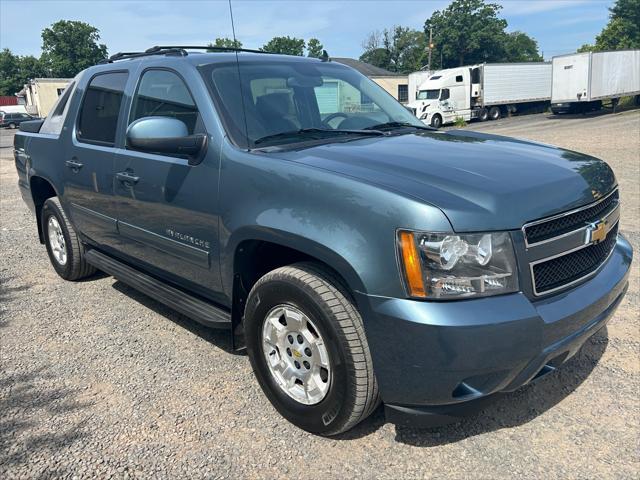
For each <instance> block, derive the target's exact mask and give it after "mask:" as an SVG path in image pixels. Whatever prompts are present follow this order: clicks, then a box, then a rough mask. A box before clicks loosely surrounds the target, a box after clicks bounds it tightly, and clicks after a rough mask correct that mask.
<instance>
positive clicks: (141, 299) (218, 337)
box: [113, 280, 245, 355]
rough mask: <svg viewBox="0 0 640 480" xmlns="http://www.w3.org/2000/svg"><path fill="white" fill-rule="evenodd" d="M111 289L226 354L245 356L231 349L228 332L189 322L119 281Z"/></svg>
mask: <svg viewBox="0 0 640 480" xmlns="http://www.w3.org/2000/svg"><path fill="white" fill-rule="evenodd" d="M113 288H115V289H116V290H117V291H118V292H120V293H123V294H124V295H126V296H127V297H129V298H130V299H132V300H135V301H136V302H138V303H140V304H142V305H144V306H145V307H147V308H148V309H150V310H153V311H154V312H155V313H157V314H158V315H162V316H163V317H165V318H166V319H168V320H171V321H172V322H173V323H175V324H177V325H179V326H180V327H182V328H185V329H187V330H188V331H190V332H191V333H193V334H194V335H197V336H199V337H200V338H202V339H203V340H206V341H207V342H209V343H211V344H212V345H215V346H216V347H218V348H220V349H222V350H223V351H225V352H226V353H230V354H234V355H245V353H244V351H242V352H237V351H236V350H234V349H233V344H232V343H231V335H230V334H229V331H228V330H217V329H215V328H208V327H205V326H204V325H201V324H199V323H198V322H196V321H195V320H191V319H190V318H189V317H187V316H185V315H182V314H181V313H178V312H176V311H175V310H173V309H171V308H169V307H167V306H166V305H164V304H162V303H160V302H158V301H157V300H154V299H153V298H151V297H148V296H147V295H145V294H144V293H141V292H139V291H138V290H135V289H134V288H132V287H130V286H128V285H127V284H125V283H122V282H120V281H117V280H116V281H115V283H114V284H113Z"/></svg>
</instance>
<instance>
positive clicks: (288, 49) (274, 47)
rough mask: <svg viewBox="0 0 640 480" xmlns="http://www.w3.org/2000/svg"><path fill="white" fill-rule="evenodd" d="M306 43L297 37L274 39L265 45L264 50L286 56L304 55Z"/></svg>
mask: <svg viewBox="0 0 640 480" xmlns="http://www.w3.org/2000/svg"><path fill="white" fill-rule="evenodd" d="M304 48H305V41H304V40H303V39H302V38H295V37H289V36H286V37H273V38H272V39H271V40H269V41H268V42H267V43H265V44H264V46H263V47H262V50H264V51H265V52H271V53H281V54H284V55H298V56H300V57H301V56H303V55H304Z"/></svg>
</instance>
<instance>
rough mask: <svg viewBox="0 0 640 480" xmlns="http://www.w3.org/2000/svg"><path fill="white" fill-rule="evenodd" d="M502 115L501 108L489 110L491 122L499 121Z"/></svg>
mask: <svg viewBox="0 0 640 480" xmlns="http://www.w3.org/2000/svg"><path fill="white" fill-rule="evenodd" d="M501 115H502V112H501V111H500V107H491V108H490V109H489V120H498V119H499V118H500V116H501Z"/></svg>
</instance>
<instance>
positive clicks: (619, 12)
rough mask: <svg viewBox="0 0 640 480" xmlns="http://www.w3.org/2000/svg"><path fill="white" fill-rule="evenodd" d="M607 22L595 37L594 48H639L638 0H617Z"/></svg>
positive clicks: (639, 2)
mask: <svg viewBox="0 0 640 480" xmlns="http://www.w3.org/2000/svg"><path fill="white" fill-rule="evenodd" d="M609 12H610V15H609V23H608V24H607V26H606V27H604V29H603V30H602V32H600V35H598V36H597V37H596V45H595V50H597V51H602V50H625V49H636V48H640V0H617V2H616V3H615V4H614V6H613V7H611V8H610V9H609Z"/></svg>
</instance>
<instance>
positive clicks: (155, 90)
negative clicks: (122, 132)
mask: <svg viewBox="0 0 640 480" xmlns="http://www.w3.org/2000/svg"><path fill="white" fill-rule="evenodd" d="M143 117H170V118H175V119H177V120H180V121H182V122H184V124H185V125H186V126H187V130H188V131H189V135H192V134H194V133H203V132H204V127H203V124H202V120H201V118H200V113H199V112H198V108H197V107H196V103H195V102H194V100H193V97H191V93H189V89H188V88H187V86H186V84H185V83H184V81H183V80H182V79H181V78H180V77H179V76H178V75H177V74H176V73H174V72H171V71H168V70H147V71H146V72H144V73H143V74H142V78H141V79H140V84H139V85H138V90H137V92H136V94H135V96H134V98H133V107H132V108H131V116H130V118H129V124H131V123H132V122H134V121H135V120H138V119H139V118H143Z"/></svg>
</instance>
